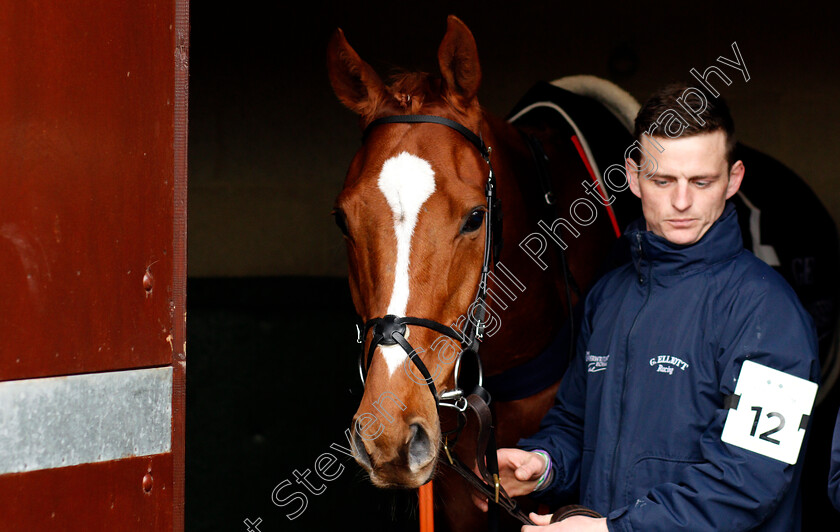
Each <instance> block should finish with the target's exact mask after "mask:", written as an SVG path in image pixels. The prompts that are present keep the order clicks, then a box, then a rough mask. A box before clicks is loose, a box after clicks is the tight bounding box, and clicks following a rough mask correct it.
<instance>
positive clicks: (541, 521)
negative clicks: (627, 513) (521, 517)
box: [522, 512, 609, 532]
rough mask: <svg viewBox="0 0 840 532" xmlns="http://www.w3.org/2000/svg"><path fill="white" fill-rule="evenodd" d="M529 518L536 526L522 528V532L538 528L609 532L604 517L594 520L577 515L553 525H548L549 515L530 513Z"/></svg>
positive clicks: (549, 531)
mask: <svg viewBox="0 0 840 532" xmlns="http://www.w3.org/2000/svg"><path fill="white" fill-rule="evenodd" d="M529 517H530V518H531V521H533V522H534V523H536V524H537V526H530V525H525V526H523V527H522V532H537V531H538V530H539V529H540V528H542V529H543V530H545V531H546V532H608V530H609V529H608V528H607V518H606V517H602V518H600V519H594V518H592V517H584V516H582V515H577V516H575V517H569V518H568V519H563V520H562V521H560V522H559V523H554V524H550V523H551V514H548V515H537V514H535V513H533V512H532V513H531V514H530V516H529Z"/></svg>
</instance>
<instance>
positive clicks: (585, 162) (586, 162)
mask: <svg viewBox="0 0 840 532" xmlns="http://www.w3.org/2000/svg"><path fill="white" fill-rule="evenodd" d="M572 143H573V144H574V145H575V148H577V152H578V155H580V158H581V160H582V161H583V165H584V166H586V170H587V171H588V172H589V177H591V178H592V181H594V182H595V186H596V187H597V188H598V194H600V195H601V197H602V198H604V201H606V200H607V196H606V194H604V191H603V190H601V184H600V183H599V182H598V178H597V177H596V176H595V172H594V171H593V170H592V165H590V164H589V158H588V157H586V152H585V151H583V146H582V145H581V143H580V139H578V138H577V135H572ZM606 208H607V213H608V214H609V215H610V221H611V222H612V226H613V231H615V237H616V238H621V229H619V228H618V220H616V219H615V213H614V212H613V209H612V205H606Z"/></svg>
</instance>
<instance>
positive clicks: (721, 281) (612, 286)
mask: <svg viewBox="0 0 840 532" xmlns="http://www.w3.org/2000/svg"><path fill="white" fill-rule="evenodd" d="M643 229H644V220H640V221H638V222H636V223H635V224H633V225H632V226H631V228H630V229H629V230H628V232H627V237H628V238H630V242H631V251H632V255H633V262H632V263H630V264H628V265H626V266H624V267H621V268H618V269H616V270H613V271H612V272H610V273H609V274H607V275H606V276H605V277H604V278H602V279H601V280H600V281H599V282H598V283H596V285H595V286H594V287H593V289H592V291H591V292H590V294H589V295H588V296H587V298H586V302H585V307H584V317H583V320H582V323H581V331H580V335H579V339H578V345H577V348H578V353H577V355H576V357H575V359H574V361H573V363H572V365H571V366H570V368H569V370H568V371H567V373H566V375H565V377H564V379H563V381H562V382H561V385H560V389H559V390H558V392H557V398H556V401H555V405H554V407H553V408H552V409H551V410H550V411H549V412H548V414H547V415H546V416H545V418H544V419H543V421H542V424H541V428H540V431H539V432H538V433H537V434H535V435H534V436H532V437H530V438H526V439H523V440H521V441H520V442H519V446H520V447H521V448H523V449H527V450H533V449H544V450H545V451H547V452H548V453H549V454H550V455H551V459H552V463H553V468H554V469H553V471H554V474H553V479H552V481H551V482H550V484H549V485H548V486H547V487H546V489H545V490H542V491H541V492H539V493H538V494H535V496H536V497H537V498H538V499H541V500H543V501H544V502H548V503H551V502H552V501H556V500H558V499H559V498H560V497H561V496H568V494H574V493H576V492H577V491H578V490H579V493H580V500H581V503H582V504H583V505H585V506H588V507H590V508H593V509H595V510H596V511H598V512H599V513H601V514H602V515H606V516H608V520H607V524H608V527H609V529H610V530H611V531H629V530H643V531H647V532H653V531H667V532H673V531H675V530H692V531H695V532H696V531H706V530H708V531H715V532H720V531H726V530H731V531H735V530H761V531H779V532H781V531H784V532H791V531H798V530H800V497H799V477H800V473H801V463H802V456H803V453H802V452H801V451H800V459H799V461H798V463H797V464H796V465H795V466H791V465H788V464H786V463H784V462H781V461H778V460H775V459H772V458H768V457H765V456H763V455H760V454H757V453H754V452H752V451H748V450H745V449H742V448H740V447H736V446H733V445H730V444H727V443H724V442H722V441H721V431H722V430H723V424H724V422H725V420H726V414H727V410H726V409H725V407H724V398H725V397H726V396H728V395H730V394H732V393H733V391H734V389H735V384H736V381H737V378H738V374H739V372H740V369H741V365H742V363H743V362H744V360H745V359H747V358H749V359H751V360H753V361H755V362H757V363H759V364H763V365H765V366H770V367H772V368H774V369H777V370H780V371H784V372H786V373H789V374H792V375H795V376H797V377H802V378H805V379H809V380H811V381H814V382H816V381H817V379H818V376H819V362H818V358H817V343H816V334H815V331H814V325H813V321H812V320H811V317H810V316H809V315H808V314H807V313H806V312H805V310H804V309H803V308H802V306H801V305H800V303H799V300H798V299H797V297H796V294H795V293H794V292H793V290H792V289H791V287H790V286H789V285H788V284H787V283H786V282H785V280H784V279H783V278H782V277H781V276H780V275H779V274H777V273H776V272H775V271H774V270H773V269H772V268H771V267H769V266H767V265H766V264H765V263H763V262H761V261H760V260H759V259H757V258H756V257H755V256H754V255H753V254H752V253H750V252H749V251H746V250H744V249H743V244H742V241H741V232H740V229H739V227H738V222H737V217H736V213H735V210H734V208H733V206H732V205H731V204H727V206H726V208H725V210H724V212H723V214H722V215H721V217H720V218H719V219H718V221H717V222H715V224H713V225H712V227H710V228H709V230H708V231H707V232H706V234H705V235H703V237H702V238H701V239H700V240H699V241H698V242H697V243H695V244H693V245H690V246H678V245H675V244H671V243H669V242H668V241H667V240H665V239H664V238H661V237H658V236H656V235H654V234H653V233H651V232H649V231H645V230H643Z"/></svg>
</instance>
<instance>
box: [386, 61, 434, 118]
mask: <svg viewBox="0 0 840 532" xmlns="http://www.w3.org/2000/svg"><path fill="white" fill-rule="evenodd" d="M386 86H387V90H388V93H389V94H390V96H391V99H390V100H389V101H386V102H383V104H384V105H383V108H381V109H379V110H378V114H380V115H382V114H383V113H382V111H383V110H384V111H386V112H387V113H389V114H405V113H415V114H416V113H418V112H419V111H420V108H421V107H423V105H424V104H429V103H434V102H439V101H440V100H441V94H440V77H438V76H433V75H431V74H429V73H427V72H414V71H405V70H400V71H397V72H395V73H393V74H391V75H390V76H389V77H388V81H387V83H386Z"/></svg>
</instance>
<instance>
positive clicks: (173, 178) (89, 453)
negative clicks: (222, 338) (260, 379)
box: [0, 0, 189, 531]
mask: <svg viewBox="0 0 840 532" xmlns="http://www.w3.org/2000/svg"><path fill="white" fill-rule="evenodd" d="M188 29H189V27H188V2H187V0H169V1H157V2H156V1H148V0H122V1H114V0H93V1H85V2H81V1H62V2H55V1H52V0H27V1H25V2H22V1H19V0H0V180H2V187H0V529H2V530H85V531H88V530H108V531H115V530H173V529H174V530H181V529H183V496H184V393H185V386H184V385H185V377H184V376H185V370H186V346H185V320H186V315H185V288H186V286H185V285H186V126H187V123H186V117H187V115H186V112H187V44H188Z"/></svg>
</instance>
